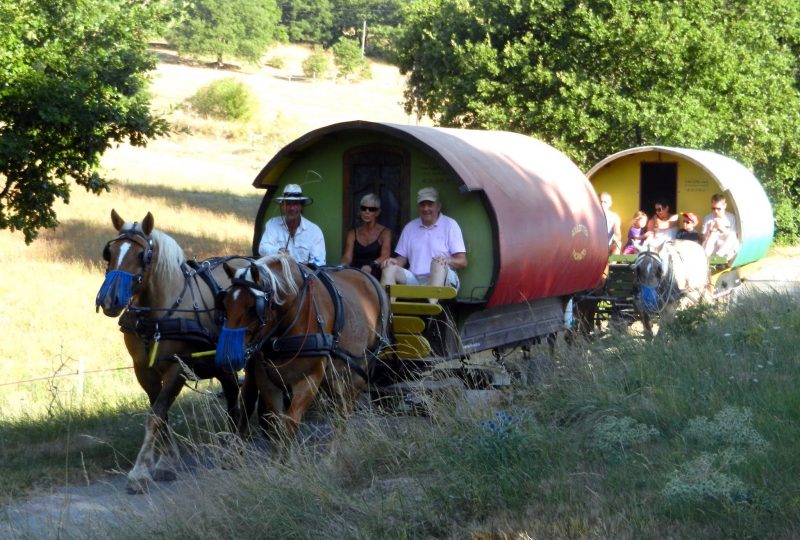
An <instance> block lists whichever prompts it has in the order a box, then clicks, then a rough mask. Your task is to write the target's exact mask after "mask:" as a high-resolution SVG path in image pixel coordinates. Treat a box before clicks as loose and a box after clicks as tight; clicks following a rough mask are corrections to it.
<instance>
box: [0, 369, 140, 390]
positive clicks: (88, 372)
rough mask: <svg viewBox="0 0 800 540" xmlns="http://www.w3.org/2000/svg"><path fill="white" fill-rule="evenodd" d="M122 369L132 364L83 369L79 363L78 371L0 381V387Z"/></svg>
mask: <svg viewBox="0 0 800 540" xmlns="http://www.w3.org/2000/svg"><path fill="white" fill-rule="evenodd" d="M81 364H82V363H81ZM123 369H133V366H122V367H115V368H105V369H89V370H84V369H81V367H80V365H79V367H78V371H73V372H67V373H54V374H52V375H45V376H43V377H34V378H33V379H24V380H21V381H12V382H6V383H0V388H2V387H4V386H13V385H16V384H28V383H34V382H42V381H50V380H53V379H60V378H62V377H83V376H84V375H90V374H93V373H105V372H110V371H121V370H123Z"/></svg>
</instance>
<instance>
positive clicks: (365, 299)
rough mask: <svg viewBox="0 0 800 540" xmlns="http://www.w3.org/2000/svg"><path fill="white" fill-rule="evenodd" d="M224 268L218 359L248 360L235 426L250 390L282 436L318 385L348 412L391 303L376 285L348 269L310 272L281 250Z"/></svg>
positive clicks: (382, 342) (249, 405)
mask: <svg viewBox="0 0 800 540" xmlns="http://www.w3.org/2000/svg"><path fill="white" fill-rule="evenodd" d="M223 266H224V267H225V271H226V272H227V273H228V276H230V278H231V281H232V285H231V286H230V288H229V289H228V292H227V294H226V295H225V299H224V306H225V312H226V316H227V318H226V323H225V327H224V328H223V330H222V334H221V335H220V340H219V343H218V346H217V361H218V362H232V363H236V364H241V363H242V362H243V359H244V358H248V362H247V367H246V368H245V382H244V387H243V389H242V391H243V397H244V402H245V411H246V414H245V415H244V417H243V422H242V423H241V425H240V427H241V430H242V431H244V430H245V429H246V420H247V417H248V416H249V412H250V411H252V409H253V406H254V404H255V399H256V398H255V395H256V389H257V393H258V394H259V395H260V396H261V402H260V403H261V405H262V406H263V409H264V410H265V416H264V417H263V419H264V420H266V422H267V423H268V424H269V425H270V427H271V428H272V429H273V430H275V431H277V434H278V435H279V436H284V437H286V439H287V440H291V439H292V438H293V436H294V434H295V433H296V432H297V429H298V428H299V426H300V421H301V419H302V418H303V414H304V413H305V411H306V409H308V407H309V406H310V405H311V403H312V402H313V401H314V399H315V397H316V396H317V393H318V391H319V389H320V387H321V386H322V385H323V384H325V386H326V388H327V389H328V390H330V392H331V395H332V396H333V397H334V399H335V401H337V402H338V404H339V405H340V406H342V407H343V408H344V409H345V410H348V409H349V408H350V407H351V406H352V403H353V401H354V399H355V398H356V396H357V395H358V393H359V392H360V391H361V389H362V388H363V387H364V385H365V384H366V383H367V372H368V371H369V367H368V362H369V360H370V359H371V358H374V357H376V356H377V355H379V354H380V352H381V350H382V348H383V347H384V346H386V345H387V339H386V332H387V328H388V324H389V301H388V298H387V297H386V293H385V292H384V290H383V289H382V288H381V286H380V283H378V281H377V280H376V279H375V278H373V277H372V276H371V275H369V274H365V273H364V272H361V271H360V270H357V269H353V268H331V267H324V268H318V269H316V270H312V269H310V268H308V267H306V266H304V265H302V264H298V263H297V262H295V261H294V260H293V259H292V258H291V257H289V256H288V255H284V254H278V255H273V256H269V257H265V258H263V259H259V260H258V261H257V262H256V263H254V264H251V265H250V267H249V268H247V269H242V270H238V271H237V270H236V269H235V268H233V267H231V266H229V265H223ZM249 357H252V358H249ZM286 396H289V399H290V401H289V402H288V409H287V408H286V403H285V401H284V398H285V397H286ZM260 409H261V408H260Z"/></svg>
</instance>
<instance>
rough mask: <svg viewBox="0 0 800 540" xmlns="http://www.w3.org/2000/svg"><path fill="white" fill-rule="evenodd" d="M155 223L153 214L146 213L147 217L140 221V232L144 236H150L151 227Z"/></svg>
mask: <svg viewBox="0 0 800 540" xmlns="http://www.w3.org/2000/svg"><path fill="white" fill-rule="evenodd" d="M154 223H155V219H154V218H153V214H151V213H150V212H147V215H146V216H144V219H143V220H142V232H143V233H144V234H145V236H150V233H151V232H153V225H154Z"/></svg>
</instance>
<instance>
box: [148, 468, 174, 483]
mask: <svg viewBox="0 0 800 540" xmlns="http://www.w3.org/2000/svg"><path fill="white" fill-rule="evenodd" d="M177 478H178V475H177V474H176V473H175V471H170V470H169V469H157V470H156V471H154V472H153V480H155V481H156V482H174V481H175V480H176V479H177Z"/></svg>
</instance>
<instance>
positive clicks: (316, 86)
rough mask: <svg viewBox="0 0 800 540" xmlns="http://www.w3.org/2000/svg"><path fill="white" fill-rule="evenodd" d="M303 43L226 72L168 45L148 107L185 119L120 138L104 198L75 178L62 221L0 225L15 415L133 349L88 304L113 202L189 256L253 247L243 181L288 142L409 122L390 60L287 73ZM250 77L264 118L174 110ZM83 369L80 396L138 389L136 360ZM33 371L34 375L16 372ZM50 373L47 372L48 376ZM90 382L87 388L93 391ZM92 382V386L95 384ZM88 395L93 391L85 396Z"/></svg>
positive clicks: (4, 403) (0, 355) (254, 203)
mask: <svg viewBox="0 0 800 540" xmlns="http://www.w3.org/2000/svg"><path fill="white" fill-rule="evenodd" d="M308 53H309V50H308V49H306V48H303V47H297V46H282V47H279V48H277V49H276V50H275V51H273V52H271V53H270V54H271V55H276V56H281V57H283V58H284V59H285V60H286V62H285V69H283V70H276V69H274V68H268V67H265V68H263V69H254V68H243V69H241V70H238V71H220V70H215V69H208V68H204V67H198V66H191V65H186V64H182V63H177V62H176V61H175V60H176V59H175V57H174V56H172V55H170V54H169V53H167V52H165V51H160V52H159V54H160V56H161V57H162V59H163V60H165V62H162V63H161V64H160V65H159V67H158V69H157V70H156V72H155V73H154V74H153V86H152V94H153V104H154V108H155V109H156V110H158V111H161V112H162V113H164V114H166V115H167V116H168V118H169V119H170V120H171V122H173V123H174V124H175V125H178V126H180V127H182V128H184V131H182V132H178V133H175V134H173V135H172V136H171V137H169V138H165V139H159V140H154V141H151V143H150V144H149V145H148V147H147V148H133V147H130V146H127V145H122V146H120V147H118V148H114V149H112V150H110V151H108V152H107V153H106V154H105V156H104V158H103V167H104V170H105V171H106V175H107V177H108V178H110V179H113V180H114V185H113V187H112V190H111V192H110V193H108V194H104V195H103V196H101V197H96V196H93V195H89V194H86V193H85V192H83V191H82V190H80V189H78V188H75V189H73V193H72V198H71V201H70V204H69V205H65V204H58V205H57V207H56V210H57V214H58V217H59V220H60V222H61V225H60V226H59V227H58V228H57V229H56V230H54V231H45V232H43V233H42V234H41V236H40V238H39V239H38V240H36V241H35V242H34V243H33V244H32V245H30V246H26V245H25V244H24V242H23V239H22V235H20V234H12V233H10V232H9V231H0V325H2V328H3V336H4V338H5V339H3V340H0V361H1V362H2V364H3V366H4V368H5V369H4V370H3V371H2V373H1V374H0V411H1V413H2V416H3V417H5V418H9V417H11V416H14V415H16V414H18V413H20V412H23V411H39V412H41V411H42V410H43V409H44V408H46V406H47V403H49V402H50V401H51V400H52V389H51V390H50V391H48V390H47V388H46V387H47V385H48V384H50V383H47V381H46V379H47V378H48V377H51V376H52V375H54V374H56V373H59V374H64V373H74V372H77V371H78V370H79V367H80V365H82V366H83V369H84V370H85V371H87V372H88V371H96V370H108V369H111V370H116V369H126V368H127V367H128V366H129V365H130V359H129V357H128V354H127V352H126V351H125V348H124V346H123V343H122V337H121V334H120V333H119V331H118V329H117V323H116V320H112V319H108V318H106V317H104V316H103V315H102V314H95V312H94V305H93V304H94V297H95V295H96V294H97V290H98V289H99V287H100V284H101V283H102V280H103V273H102V271H103V266H102V264H101V263H102V261H101V258H100V253H101V250H102V247H103V245H104V244H105V242H107V241H108V240H110V239H111V238H112V237H113V236H114V231H113V229H112V227H111V222H110V218H109V213H110V211H111V209H112V208H116V210H117V211H118V212H119V213H120V214H121V215H122V216H123V217H125V218H126V219H136V220H141V219H142V218H143V217H144V216H145V214H146V213H147V212H148V211H150V212H152V213H153V215H154V216H155V220H156V227H158V228H160V229H162V230H164V231H165V232H167V233H168V234H170V235H171V236H173V237H174V238H175V239H176V240H177V241H178V242H179V243H180V244H181V246H182V247H183V248H184V250H185V251H186V252H187V255H188V256H189V257H197V258H205V257H209V256H213V255H222V254H234V253H244V254H246V253H249V252H250V244H251V240H252V234H253V229H252V227H253V219H254V218H255V213H256V210H257V208H258V204H259V203H260V200H261V196H262V193H261V192H260V191H257V190H255V189H253V187H252V185H251V183H252V181H253V178H254V177H255V175H256V174H257V173H258V171H259V170H260V169H261V168H262V167H263V166H264V164H266V162H267V161H268V160H269V158H270V157H272V155H273V154H274V153H275V152H276V151H277V150H278V149H279V148H280V147H282V146H283V145H284V144H286V143H288V142H290V141H291V140H293V139H294V138H296V137H297V136H299V135H301V134H303V133H305V132H307V131H309V130H311V129H314V128H317V127H321V126H324V125H326V124H329V123H333V122H338V121H345V120H352V119H364V120H374V121H389V122H400V123H405V122H407V120H408V117H407V116H406V115H405V113H404V112H403V110H402V107H401V105H400V100H401V99H402V84H403V79H402V78H401V77H400V75H399V74H398V72H397V70H396V69H395V68H392V67H391V66H386V65H379V64H376V65H374V66H373V74H374V78H373V79H372V80H368V81H363V82H358V83H349V82H337V81H333V80H322V81H313V82H311V81H296V80H295V81H290V80H288V78H289V77H288V76H289V75H290V74H294V75H296V74H300V73H301V70H300V67H299V66H300V62H302V59H303V58H304V57H305V55H307V54H308ZM230 76H233V77H237V78H240V79H242V80H244V81H246V82H247V83H248V84H249V85H250V86H251V87H252V88H253V90H254V91H255V92H256V93H257V95H258V96H259V99H260V101H261V105H262V109H261V116H260V117H259V118H258V119H257V120H256V121H255V122H253V123H252V124H250V125H247V126H239V125H234V124H230V123H226V122H216V121H210V120H202V119H199V118H196V117H193V116H192V115H190V114H189V113H187V112H186V111H184V110H181V109H180V106H181V105H182V103H183V101H184V100H185V99H186V98H187V97H189V96H191V95H192V94H193V93H194V92H195V91H196V90H197V89H198V88H199V87H201V86H202V85H204V84H206V83H208V82H209V81H211V80H214V79H217V78H221V77H230ZM119 373H120V372H119V371H113V372H108V373H97V374H91V375H87V377H86V379H85V381H84V387H83V389H84V390H83V392H84V393H83V395H84V396H91V399H98V398H99V397H101V394H104V395H105V396H106V397H109V398H110V399H113V397H114V396H115V395H118V394H119V395H128V394H133V395H138V394H140V393H141V390H139V388H138V384H137V383H136V382H135V380H134V378H133V374H132V372H130V371H124V372H123V373H125V375H124V376H120V375H119ZM30 379H37V381H36V382H33V383H30V384H15V383H16V382H18V381H26V380H30ZM76 380H77V378H76V377H64V378H63V379H62V378H59V379H58V381H59V384H60V389H59V390H58V392H59V393H63V394H64V396H67V395H68V396H70V397H69V399H70V400H72V399H75V398H77V399H83V398H80V396H79V395H78V391H77V387H78V386H79V385H78V384H77V382H76ZM52 381H53V379H51V383H52ZM88 389H91V390H92V392H91V393H90V392H88ZM98 392H99V393H100V394H98ZM87 399H88V398H87Z"/></svg>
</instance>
